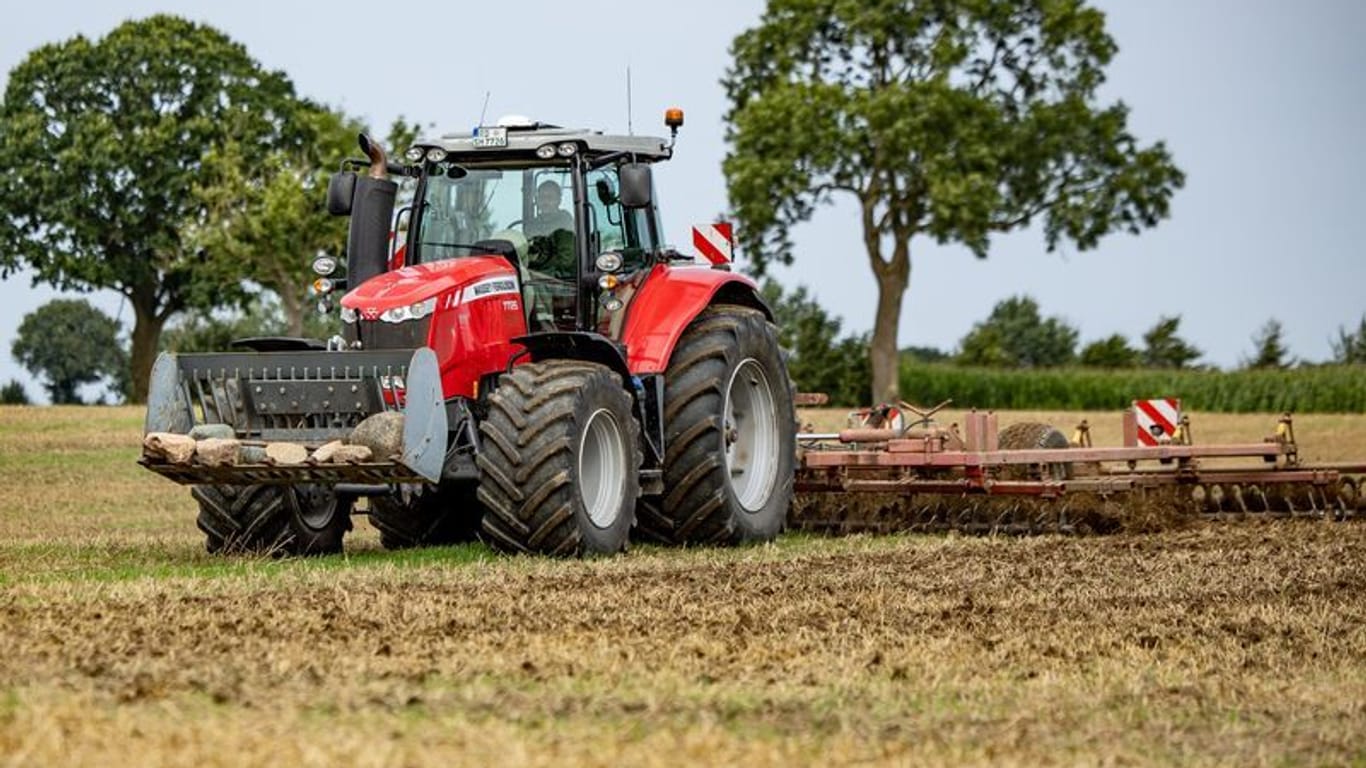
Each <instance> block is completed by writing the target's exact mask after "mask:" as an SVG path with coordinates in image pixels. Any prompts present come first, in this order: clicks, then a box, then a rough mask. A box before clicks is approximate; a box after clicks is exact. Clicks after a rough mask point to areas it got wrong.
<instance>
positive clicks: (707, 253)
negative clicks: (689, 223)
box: [692, 222, 734, 264]
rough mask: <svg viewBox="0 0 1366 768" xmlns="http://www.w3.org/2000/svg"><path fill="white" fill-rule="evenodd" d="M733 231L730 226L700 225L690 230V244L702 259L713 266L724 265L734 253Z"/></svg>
mask: <svg viewBox="0 0 1366 768" xmlns="http://www.w3.org/2000/svg"><path fill="white" fill-rule="evenodd" d="M733 235H734V233H733V231H732V230H731V227H730V224H728V223H726V222H718V223H716V224H701V225H699V226H696V227H693V228H692V244H693V247H694V248H696V249H697V252H698V253H700V254H702V257H703V258H704V259H706V260H707V261H710V262H711V263H713V264H725V263H726V262H728V261H730V260H731V258H732V253H733V252H734V247H733V245H732V243H734V239H733Z"/></svg>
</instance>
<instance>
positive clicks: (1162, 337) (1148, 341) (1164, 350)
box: [1143, 315, 1204, 368]
mask: <svg viewBox="0 0 1366 768" xmlns="http://www.w3.org/2000/svg"><path fill="white" fill-rule="evenodd" d="M1180 325H1181V316H1180V315H1176V316H1175V317H1165V316H1164V317H1159V318H1158V319H1157V324H1156V325H1154V326H1153V327H1152V328H1150V329H1148V332H1147V333H1145V334H1143V344H1144V345H1145V346H1144V349H1143V364H1144V365H1145V366H1147V367H1149V368H1187V367H1189V366H1190V364H1191V363H1192V362H1195V360H1196V359H1197V358H1199V357H1200V355H1202V354H1204V353H1203V352H1201V351H1200V350H1198V349H1196V348H1195V347H1194V346H1192V345H1190V344H1188V343H1187V342H1186V341H1185V340H1184V339H1182V338H1181V337H1180V336H1178V335H1176V332H1177V329H1178V328H1179V327H1180Z"/></svg>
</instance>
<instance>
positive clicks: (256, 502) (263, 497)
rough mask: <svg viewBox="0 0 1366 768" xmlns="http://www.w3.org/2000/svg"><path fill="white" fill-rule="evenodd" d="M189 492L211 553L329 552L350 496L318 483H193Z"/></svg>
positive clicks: (346, 524)
mask: <svg viewBox="0 0 1366 768" xmlns="http://www.w3.org/2000/svg"><path fill="white" fill-rule="evenodd" d="M190 494H191V495H192V496H193V497H194V499H195V501H196V502H198V503H199V517H198V520H197V522H198V524H199V529H200V530H201V531H203V532H204V537H205V548H206V549H207V550H208V551H209V552H210V553H211V554H238V553H267V554H278V555H327V554H334V553H337V552H340V551H341V550H342V539H343V537H345V535H346V532H347V531H349V530H350V529H351V507H352V502H351V500H350V499H344V498H341V497H339V496H337V494H335V493H333V492H332V491H331V490H330V489H328V488H326V487H324V486H316V485H303V486H298V487H292V486H287V485H199V486H195V487H194V489H193V490H191V491H190Z"/></svg>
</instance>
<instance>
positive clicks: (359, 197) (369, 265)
mask: <svg viewBox="0 0 1366 768" xmlns="http://www.w3.org/2000/svg"><path fill="white" fill-rule="evenodd" d="M360 148H361V151H362V152H364V153H365V154H366V156H367V157H369V158H370V172H369V173H368V174H367V175H366V176H364V177H360V178H357V179H356V189H355V193H354V196H353V197H352V203H351V231H350V233H349V234H348V236H347V240H346V281H347V286H348V287H349V288H355V287H357V286H359V285H361V284H362V283H364V282H365V281H366V280H369V279H370V278H372V277H374V276H375V275H378V274H381V273H383V272H384V271H385V270H386V269H387V268H388V265H389V227H390V224H391V223H392V221H393V217H394V200H395V198H396V197H397V195H398V184H397V183H396V182H394V181H392V180H390V179H389V159H388V156H387V155H386V154H385V152H384V147H382V146H380V144H379V142H377V141H375V140H374V139H372V138H370V137H369V136H367V135H366V134H363V133H362V134H361V135H360Z"/></svg>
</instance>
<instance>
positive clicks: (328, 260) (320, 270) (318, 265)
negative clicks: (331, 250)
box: [313, 256, 337, 277]
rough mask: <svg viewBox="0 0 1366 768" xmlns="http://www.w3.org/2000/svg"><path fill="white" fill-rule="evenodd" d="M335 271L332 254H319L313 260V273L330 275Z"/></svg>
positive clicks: (334, 259)
mask: <svg viewBox="0 0 1366 768" xmlns="http://www.w3.org/2000/svg"><path fill="white" fill-rule="evenodd" d="M336 271H337V260H336V258H334V257H332V256H319V257H318V258H316V259H314V260H313V274H315V275H320V276H322V277H331V276H332V273H333V272H336Z"/></svg>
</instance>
